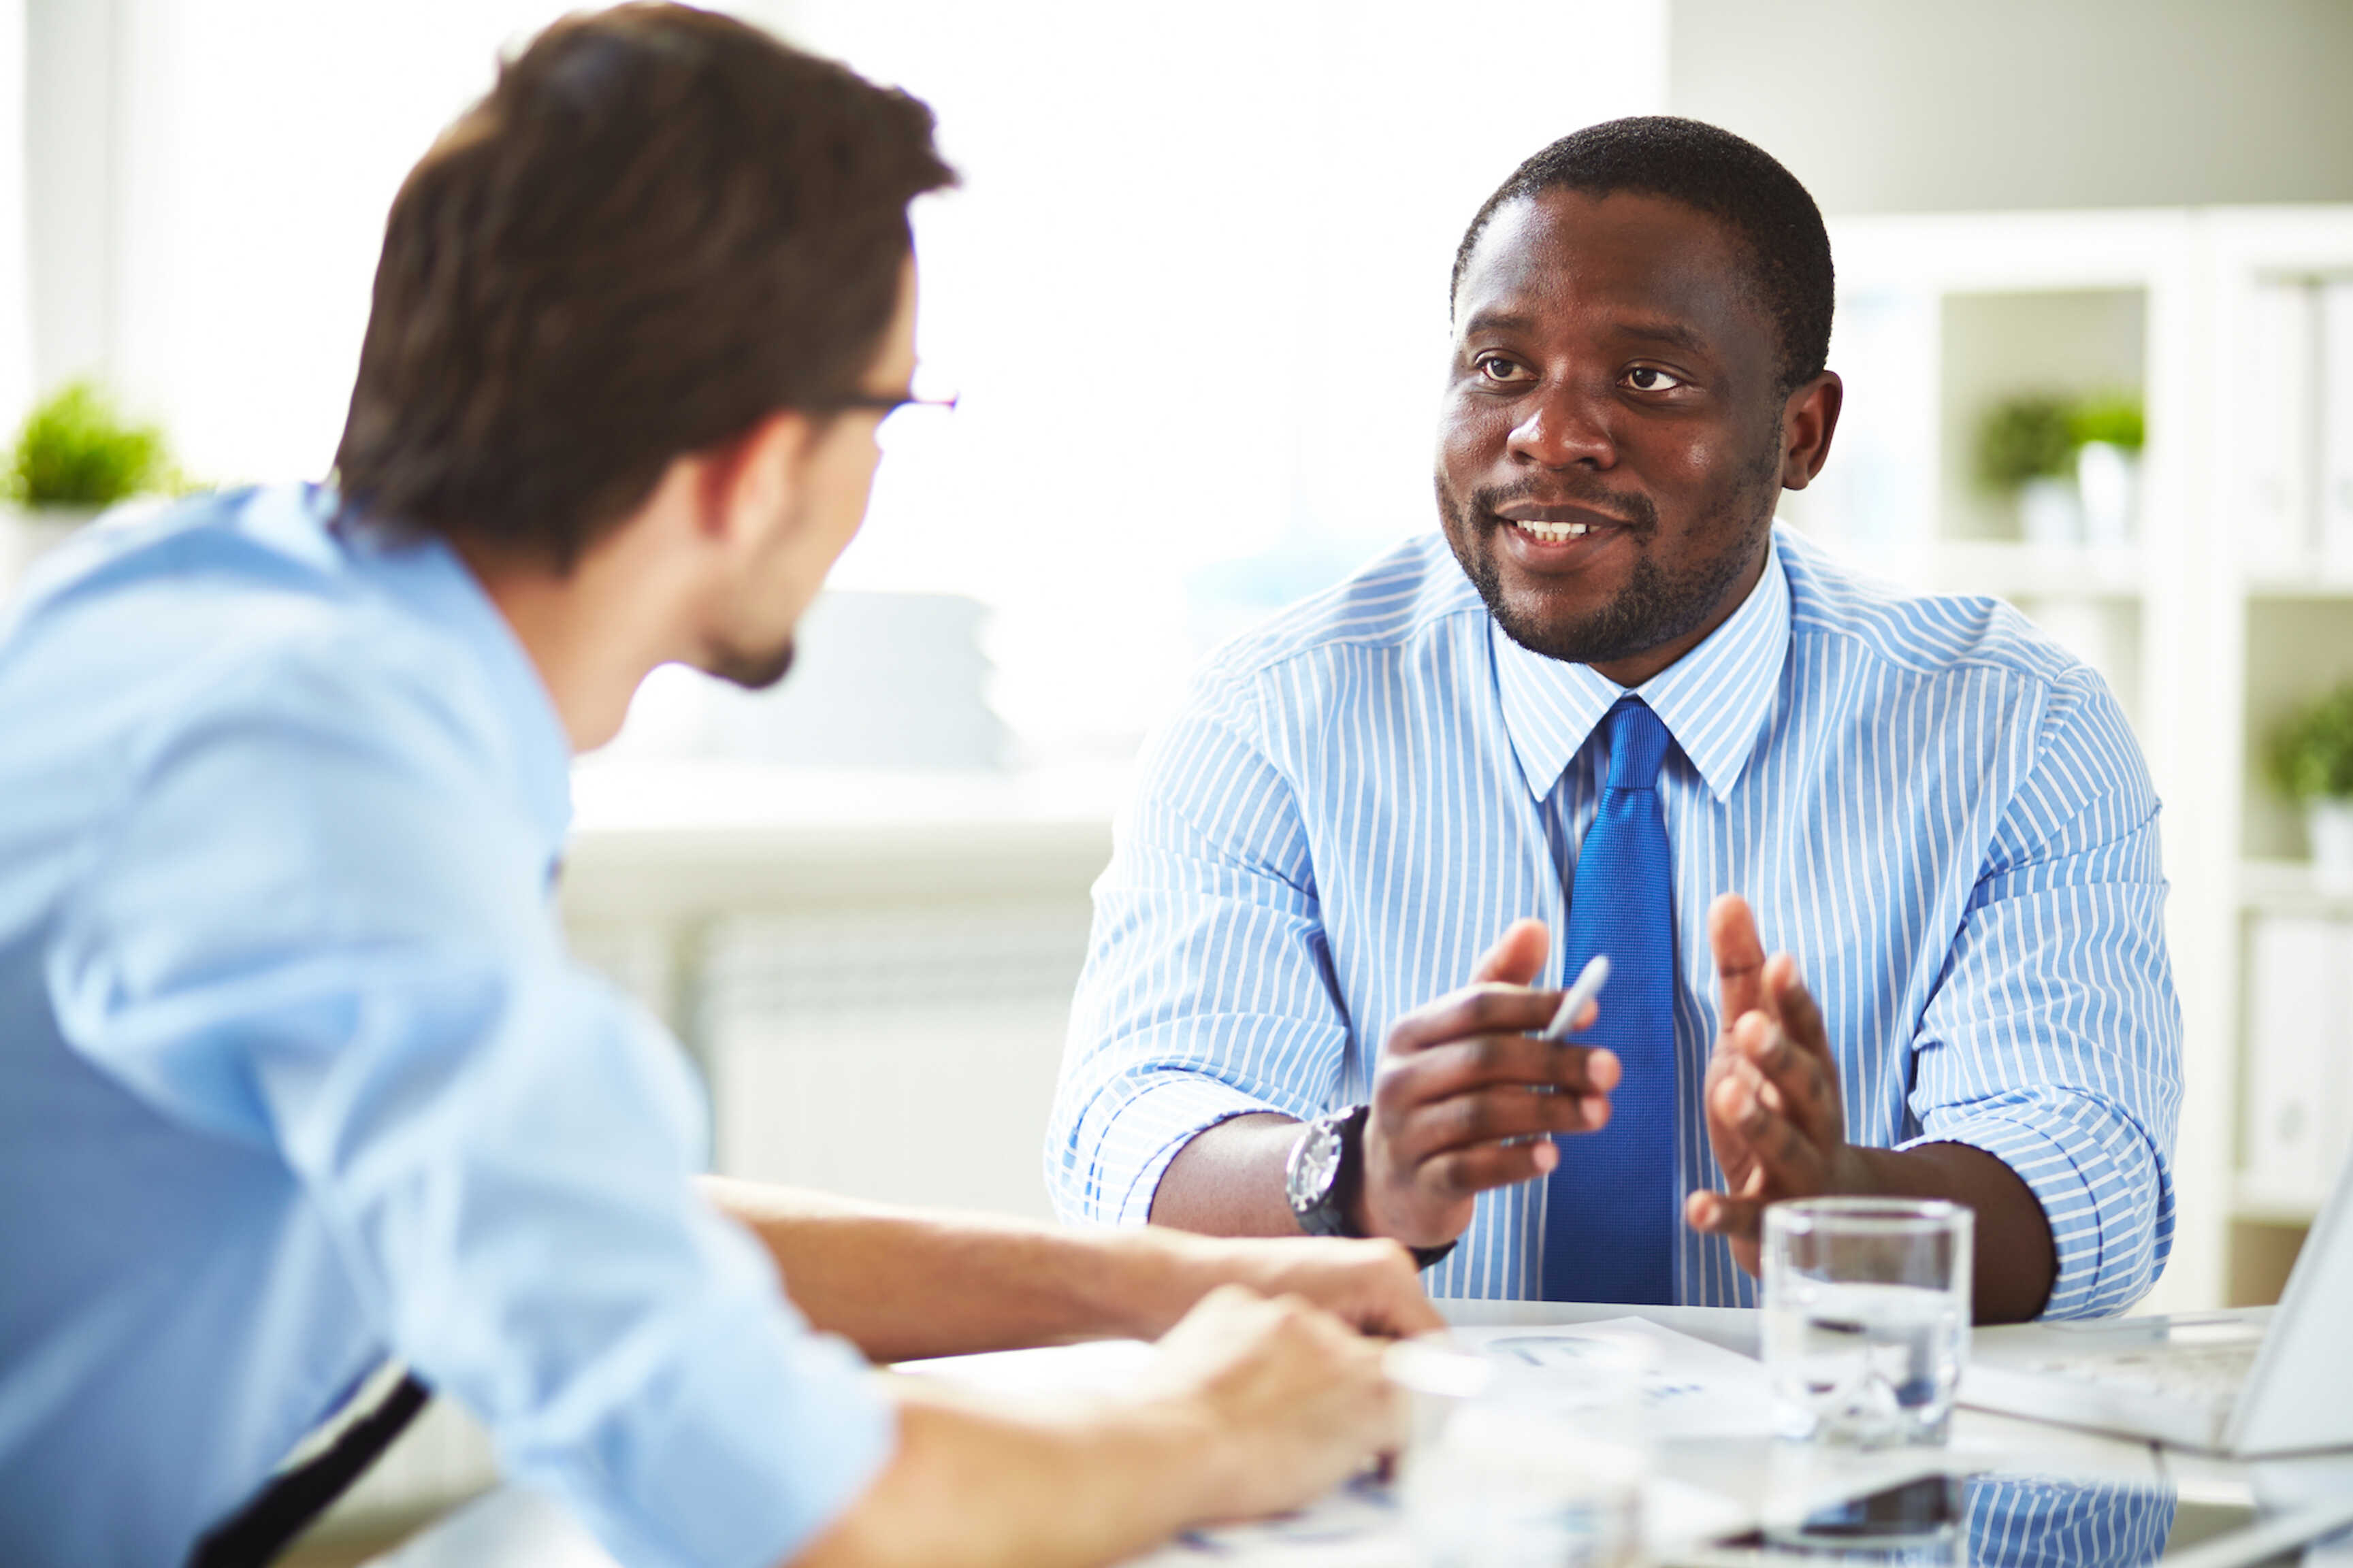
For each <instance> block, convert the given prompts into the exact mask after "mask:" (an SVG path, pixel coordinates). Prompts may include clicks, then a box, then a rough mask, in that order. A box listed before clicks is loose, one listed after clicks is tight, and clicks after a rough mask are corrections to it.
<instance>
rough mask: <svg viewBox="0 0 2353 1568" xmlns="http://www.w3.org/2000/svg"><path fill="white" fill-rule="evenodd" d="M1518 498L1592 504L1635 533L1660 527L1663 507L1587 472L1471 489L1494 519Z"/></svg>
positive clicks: (1557, 503)
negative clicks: (1616, 487) (1607, 483)
mask: <svg viewBox="0 0 2353 1568" xmlns="http://www.w3.org/2000/svg"><path fill="white" fill-rule="evenodd" d="M1514 501H1532V502H1534V503H1535V504H1536V505H1537V506H1582V507H1590V508H1592V509H1593V510H1595V511H1598V512H1600V513H1601V514H1602V515H1604V516H1605V517H1613V518H1616V519H1617V520H1618V521H1620V522H1622V523H1624V524H1625V525H1626V527H1628V528H1629V529H1630V530H1631V531H1634V532H1635V533H1638V534H1643V535H1648V534H1651V533H1655V532H1657V531H1658V528H1659V509H1658V507H1657V505H1656V504H1655V503H1654V502H1652V501H1651V498H1650V497H1649V496H1646V495H1644V494H1642V493H1641V491H1639V490H1626V491H1620V490H1613V489H1610V488H1609V486H1607V485H1605V484H1602V483H1601V482H1600V481H1599V480H1598V479H1592V478H1590V477H1589V476H1588V475H1584V474H1577V473H1570V474H1561V475H1556V476H1554V477H1552V478H1550V479H1516V480H1514V481H1513V482H1512V483H1510V484H1507V485H1482V486H1480V487H1479V488H1478V489H1474V490H1472V492H1471V504H1472V506H1473V507H1474V508H1476V509H1477V510H1479V511H1480V512H1482V513H1483V514H1485V517H1486V519H1487V520H1488V521H1493V518H1494V515H1495V512H1496V511H1497V510H1498V509H1500V508H1503V507H1506V506H1509V505H1510V504H1511V503H1512V502H1514Z"/></svg>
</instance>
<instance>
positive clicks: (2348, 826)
mask: <svg viewBox="0 0 2353 1568" xmlns="http://www.w3.org/2000/svg"><path fill="white" fill-rule="evenodd" d="M2304 826H2305V832H2306V836H2307V837H2309V838H2310V840H2311V843H2312V879H2313V882H2314V884H2315V885H2316V886H2317V887H2318V888H2319V889H2321V890H2322V891H2323V892H2328V893H2353V800H2325V799H2324V800H2314V801H2307V802H2306V804H2305V808H2304Z"/></svg>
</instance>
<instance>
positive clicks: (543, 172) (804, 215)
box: [335, 5, 955, 570]
mask: <svg viewBox="0 0 2353 1568" xmlns="http://www.w3.org/2000/svg"><path fill="white" fill-rule="evenodd" d="M954 182H955V172H954V171H953V170H951V169H950V168H949V167H948V165H947V164H946V163H944V161H943V160H942V159H941V157H940V155H939V153H938V150H937V149H936V148H935V147H934V144H933V139H932V113H931V110H929V109H927V108H926V107H924V106H923V104H922V103H921V102H919V101H917V100H914V99H913V98H910V97H909V96H907V95H906V94H905V93H903V92H899V91H896V90H893V89H885V88H880V87H875V86H873V85H871V84H870V83H868V82H866V81H864V80H862V79H860V78H859V77H857V76H856V75H854V74H852V73H851V72H850V71H849V69H848V68H845V67H843V66H839V65H837V64H835V63H834V62H832V61H830V60H826V59H820V58H817V57H816V56H813V55H809V54H805V53H803V52H802V51H800V50H798V49H796V48H793V47H790V46H789V45H786V44H785V43H783V42H781V41H779V40H778V39H776V38H774V37H770V36H769V35H767V34H765V33H764V32H761V31H760V30H759V29H757V28H755V27H753V26H749V25H747V24H745V23H743V22H739V21H736V20H734V19H733V18H731V17H727V16H718V15H715V14H713V13H711V12H707V11H699V10H695V9H692V8H691V7H688V6H684V5H621V6H617V7H616V8H614V9H612V10H608V11H603V12H598V13H594V14H589V15H581V16H568V17H566V18H565V19H564V20H562V21H559V22H557V23H555V24H554V26H550V27H549V28H548V29H547V30H546V31H545V32H543V33H542V34H540V35H539V37H537V38H535V39H533V41H532V43H531V45H530V47H527V48H525V49H524V50H523V51H522V53H521V54H520V55H518V56H516V57H515V58H513V59H512V60H509V61H508V62H507V63H506V64H505V65H504V66H503V67H501V69H500V71H499V75H498V80H497V83H496V84H495V85H494V86H493V87H492V88H491V90H490V92H489V94H488V95H487V96H485V97H484V98H483V99H482V100H481V101H480V102H479V103H477V104H475V105H474V106H473V108H471V109H470V110H467V112H466V113H465V114H464V115H463V116H462V117H461V118H460V119H459V121H458V122H457V123H456V124H454V125H452V126H451V127H450V128H449V129H448V131H447V132H444V133H443V135H442V137H441V139H440V141H438V142H436V143H435V144H434V146H433V149H432V150H431V151H430V152H428V153H426V155H425V158H424V161H423V162H421V163H418V164H417V167H416V168H415V169H414V170H413V171H411V172H410V174H409V176H408V179H407V182H406V184H403V185H402V186H401V188H400V194H399V195H398V196H397V197H396V198H395V199H394V201H393V205H392V216H391V217H390V219H389V221H388V222H387V223H386V224H385V238H384V256H383V259H382V261H381V262H380V263H379V264H378V266H377V268H376V275H375V308H374V310H373V311H372V312H371V314H370V315H369V318H368V327H367V335H366V338H365V341H364V343H363V345H362V347H361V350H360V366H359V375H358V377H357V380H356V382H355V384H354V385H353V391H352V404H351V414H350V417H349V420H348V422H347V423H346V424H345V426H343V443H342V446H341V447H340V448H339V449H338V450H337V452H336V454H335V468H336V473H337V478H338V482H339V484H340V485H341V488H342V490H343V498H344V500H345V502H346V503H347V504H348V505H350V506H353V507H355V508H358V509H361V510H365V511H366V512H368V513H370V514H371V515H372V516H374V517H375V518H376V519H378V520H379V521H383V522H385V523H387V524H392V525H396V526H399V527H403V528H406V529H408V530H411V531H425V532H432V533H439V534H442V535H445V536H448V537H452V538H463V539H470V540H474V541H477V542H483V543H489V544H495V545H499V546H502V547H504V548H505V549H507V550H509V551H512V552H518V553H522V554H525V555H532V556H537V557H540V558H542V559H543V560H545V561H547V562H548V563H551V564H553V565H554V566H555V567H557V568H558V569H561V570H568V569H569V568H570V567H571V565H572V564H573V563H575V562H576V561H577V560H578V559H579V557H580V555H581V554H582V552H584V551H586V549H587V548H588V547H589V546H590V545H591V544H593V543H594V542H596V540H597V539H598V538H599V537H601V536H602V535H603V534H604V533H605V532H606V531H608V530H609V529H611V528H613V527H614V526H616V525H617V523H619V522H620V521H622V520H623V518H624V517H626V516H627V515H628V513H629V512H631V511H632V510H635V509H636V508H637V507H638V505H640V504H641V503H642V502H643V501H644V500H645V498H646V497H647V495H648V494H649V493H650V492H651V491H652V489H653V488H654V486H655V484H656V483H657V482H658V481H659V479H660V478H661V475H662V473H663V471H664V470H665V469H666V468H668V467H669V465H670V461H671V459H673V458H677V457H679V456H681V454H685V453H691V452H699V451H706V450H710V449H712V448H713V447H718V446H721V445H722V444H723V443H725V442H728V441H730V440H733V439H734V438H735V437H739V436H741V435H742V434H743V433H744V432H745V431H746V430H749V429H750V428H751V427H752V426H754V425H756V424H757V423H758V422H759V421H760V420H761V419H763V418H764V417H765V416H768V415H770V414H772V413H774V412H776V410H778V409H785V408H792V409H800V410H804V411H807V412H809V413H811V414H813V415H819V416H822V415H824V414H826V413H828V411H830V410H834V409H838V408H839V407H840V406H841V400H842V399H843V398H844V397H846V396H849V395H853V394H854V393H855V392H856V391H857V388H858V384H859V380H860V377H861V376H863V375H864V374H866V373H867V370H868V368H869V366H870V365H871V362H872V361H873V358H874V355H875V353H876V352H877V350H878V348H879V347H880V344H881V340H882V336H883V333H884V332H885V331H886V330H887V329H888V328H889V326H890V324H891V322H892V318H893V315H894V313H895V311H896V310H897V308H898V303H899V290H900V277H901V268H902V263H903V262H904V260H905V258H907V256H908V254H909V252H910V248H911V246H912V238H911V235H910V231H909V227H908V223H907V204H908V203H909V202H911V201H912V200H913V199H914V198H915V197H916V196H918V195H922V194H923V192H926V191H932V190H937V189H940V188H942V187H944V186H946V185H949V184H953V183H954Z"/></svg>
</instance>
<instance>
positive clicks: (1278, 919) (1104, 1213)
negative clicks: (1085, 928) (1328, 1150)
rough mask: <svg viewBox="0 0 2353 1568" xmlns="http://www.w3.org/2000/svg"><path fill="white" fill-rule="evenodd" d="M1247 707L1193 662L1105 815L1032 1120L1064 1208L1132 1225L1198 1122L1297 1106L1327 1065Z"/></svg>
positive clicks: (1273, 801)
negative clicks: (1117, 813) (1068, 984)
mask: <svg viewBox="0 0 2353 1568" xmlns="http://www.w3.org/2000/svg"><path fill="white" fill-rule="evenodd" d="M1255 732H1256V713H1255V709H1254V706H1253V703H1252V700H1251V695H1250V687H1249V683H1248V681H1247V680H1246V679H1243V678H1241V677H1240V676H1238V675H1236V674H1234V673H1232V672H1229V671H1226V670H1223V669H1219V668H1213V669H1212V670H1211V671H1210V672H1209V674H1208V676H1207V677H1205V679H1203V681H1202V682H1201V684H1200V685H1199V686H1198V687H1197V688H1196V689H1195V691H1194V692H1193V694H1192V696H1191V698H1190V699H1189V700H1188V702H1187V707H1186V709H1185V710H1184V711H1183V712H1182V713H1181V714H1180V715H1179V717H1178V718H1177V719H1176V721H1175V722H1174V723H1173V724H1171V725H1170V726H1169V727H1168V728H1167V729H1166V731H1163V732H1162V733H1161V734H1160V735H1159V736H1158V738H1157V739H1156V740H1155V742H1154V743H1153V745H1152V746H1151V747H1150V748H1149V750H1148V751H1147V752H1146V755H1145V763H1144V767H1143V769H1142V776H1141V778H1140V781H1139V784H1138V788H1137V792H1136V795H1135V797H1134V800H1133V802H1132V803H1131V805H1130V806H1129V808H1128V810H1127V811H1126V812H1125V813H1124V814H1123V816H1122V817H1121V820H1120V822H1119V825H1118V829H1117V833H1116V839H1115V845H1114V848H1113V855H1112V861H1111V865H1110V867H1109V868H1108V869H1106V870H1105V871H1104V873H1103V878H1102V879H1101V880H1100V881H1098V882H1097V884H1096V886H1095V915H1094V932H1093V938H1092V949H1091V952H1090V953H1089V956H1088V960H1087V964H1086V969H1085V971H1084V973H1083V974H1082V976H1081V978H1080V981H1079V988H1078V994H1077V997H1076V1000H1075V1002H1074V1005H1073V1006H1072V1010H1071V1035H1070V1040H1069V1045H1068V1047H1067V1049H1066V1051H1065V1053H1064V1056H1063V1059H1062V1072H1061V1079H1060V1085H1059V1087H1058V1089H1057V1090H1056V1094H1055V1100H1054V1110H1053V1114H1052V1118H1051V1120H1050V1123H1049V1125H1048V1129H1047V1134H1046V1145H1047V1146H1046V1181H1047V1187H1048V1189H1049V1190H1050V1192H1051V1194H1053V1200H1054V1205H1055V1208H1056V1209H1057V1211H1058V1212H1060V1214H1061V1215H1062V1216H1063V1217H1064V1218H1065V1219H1069V1220H1074V1221H1093V1222H1098V1223H1111V1224H1142V1223H1143V1222H1144V1221H1145V1220H1146V1219H1148V1218H1149V1217H1150V1216H1151V1213H1152V1200H1153V1195H1154V1194H1155V1190H1156V1189H1157V1188H1158V1186H1159V1184H1160V1178H1161V1176H1162V1174H1163V1173H1165V1172H1166V1170H1167V1167H1168V1163H1169V1162H1170V1161H1171V1160H1173V1159H1175V1158H1176V1152H1177V1151H1178V1150H1180V1149H1182V1148H1183V1147H1184V1146H1185V1145H1186V1143H1187V1142H1190V1141H1191V1140H1192V1139H1193V1138H1194V1137H1196V1136H1198V1134H1199V1133H1200V1132H1202V1131H1204V1130H1206V1129H1208V1128H1209V1127H1211V1126H1214V1125H1215V1124H1217V1123H1218V1122H1219V1121H1226V1120H1228V1119H1229V1118H1231V1117H1234V1116H1239V1115H1242V1114H1245V1113H1247V1112H1250V1111H1268V1110H1271V1111H1279V1112H1282V1114H1285V1115H1288V1116H1293V1117H1300V1118H1305V1117H1309V1116H1314V1115H1316V1114H1318V1113H1319V1112H1320V1111H1322V1110H1324V1107H1325V1106H1326V1105H1327V1104H1328V1103H1329V1101H1330V1099H1331V1096H1332V1094H1333V1092H1334V1091H1335V1088H1336V1086H1337V1084H1338V1082H1339V1079H1340V1074H1341V1071H1342V1068H1343V1066H1344V1064H1345V1058H1346V1052H1347V1044H1348V1038H1349V1031H1348V1026H1347V1020H1346V1016H1345V1013H1344V1012H1343V1010H1342V1008H1341V1006H1340V1004H1339V1002H1338V1000H1337V994H1336V988H1335V984H1334V983H1333V980H1332V974H1331V963H1330V957H1329V953H1328V952H1327V951H1326V949H1325V946H1324V933H1323V925H1322V921H1321V914H1320V910H1319V908H1318V905H1317V901H1316V895H1315V884H1314V869H1313V867H1312V866H1311V864H1310V860H1309V855H1308V847H1307V835H1306V830H1305V827H1304V826H1303V823H1302V820H1301V816H1300V812H1299V806H1298V802H1297V799H1296V796H1295V795H1294V794H1293V790H1292V787H1291V785H1290V784H1289V783H1288V781H1286V780H1285V778H1284V777H1283V775H1282V773H1281V771H1280V770H1279V769H1278V768H1277V767H1276V766H1275V765H1274V763H1272V762H1271V760H1270V758H1269V756H1268V754H1267V752H1266V749H1265V748H1264V747H1263V746H1261V744H1259V743H1258V742H1256V741H1255V740H1254V739H1253V736H1254V734H1255Z"/></svg>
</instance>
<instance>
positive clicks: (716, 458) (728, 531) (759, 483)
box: [697, 409, 817, 546]
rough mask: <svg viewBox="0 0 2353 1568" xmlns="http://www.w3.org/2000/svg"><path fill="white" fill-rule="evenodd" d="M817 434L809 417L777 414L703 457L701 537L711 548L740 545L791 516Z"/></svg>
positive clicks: (790, 412) (699, 510) (699, 513)
mask: <svg viewBox="0 0 2353 1568" xmlns="http://www.w3.org/2000/svg"><path fill="white" fill-rule="evenodd" d="M816 433H817V432H816V428H815V426H813V425H812V424H811V423H810V421H809V417H808V416H807V415H806V414H801V413H798V412H796V411H794V410H792V409H778V410H777V411H776V413H774V414H770V415H768V416H765V417H764V418H762V419H761V420H760V421H759V422H758V423H757V424H755V425H754V426H752V427H751V428H750V429H748V430H746V431H744V433H743V434H742V435H741V436H738V437H735V438H734V439H733V440H732V441H727V442H723V443H722V444H720V445H719V446H716V447H712V448H711V449H710V450H708V451H706V452H704V453H703V454H702V485H701V487H700V489H701V492H702V493H701V495H700V496H699V497H698V498H697V499H698V500H699V501H700V502H701V504H700V506H699V507H698V508H697V521H698V523H699V525H700V527H701V529H702V532H703V534H704V535H705V536H706V537H707V538H709V539H710V540H711V541H712V542H713V543H726V544H732V545H736V546H742V545H745V544H749V543H753V542H756V539H755V536H760V537H765V535H766V534H768V533H770V532H773V531H775V529H776V527H777V526H778V522H779V520H781V519H784V518H787V517H790V516H792V515H793V513H794V511H795V510H796V509H797V501H798V498H799V494H800V489H801V486H802V483H803V481H804V479H805V475H806V469H807V463H808V456H809V451H810V448H811V447H812V446H813V445H814V438H815V436H816Z"/></svg>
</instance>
